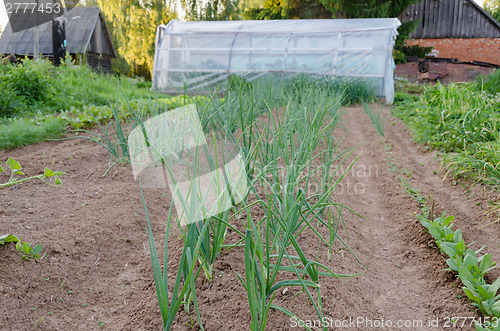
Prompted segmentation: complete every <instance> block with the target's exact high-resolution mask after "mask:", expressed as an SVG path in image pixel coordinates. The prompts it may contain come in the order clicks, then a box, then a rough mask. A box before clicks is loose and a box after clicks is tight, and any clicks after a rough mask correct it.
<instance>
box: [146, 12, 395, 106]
mask: <svg viewBox="0 0 500 331" xmlns="http://www.w3.org/2000/svg"><path fill="white" fill-rule="evenodd" d="M400 25H401V23H400V22H399V20H398V19H397V18H373V19H338V20H337V19H321V20H268V21H222V22H221V21H218V22H181V21H178V20H172V21H170V23H168V25H166V26H165V25H160V26H159V27H158V30H157V35H156V52H155V61H154V68H153V89H154V90H157V91H162V92H166V93H175V92H183V91H184V90H185V89H187V90H188V91H190V92H196V91H203V90H205V89H207V87H213V86H217V85H218V84H223V83H224V82H225V81H226V80H227V77H228V76H229V75H231V74H236V75H239V76H242V77H244V78H245V79H247V80H249V81H250V80H254V79H257V78H259V77H263V76H265V75H267V74H269V73H275V74H276V73H277V74H278V75H281V76H282V77H290V76H293V75H295V74H304V73H305V74H315V75H325V76H332V77H344V78H347V79H363V80H365V81H366V82H367V84H369V85H370V86H371V87H372V88H373V89H374V90H375V93H376V94H377V95H378V96H382V97H385V98H386V102H387V103H392V101H393V99H394V68H395V65H394V60H393V57H392V49H393V47H394V41H395V39H396V36H397V35H398V32H397V28H398V27H399V26H400Z"/></svg>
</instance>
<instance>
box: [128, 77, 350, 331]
mask: <svg viewBox="0 0 500 331" xmlns="http://www.w3.org/2000/svg"><path fill="white" fill-rule="evenodd" d="M294 84H295V85H294ZM300 84H303V85H300ZM300 86H302V87H300ZM298 88H300V89H301V90H300V95H299V94H297V90H294V89H298ZM343 92H345V91H340V90H339V88H337V87H332V86H331V85H328V84H327V82H325V81H323V80H317V81H313V82H312V83H310V82H306V81H299V82H298V83H297V81H292V82H291V83H287V82H283V81H280V82H277V81H275V80H272V79H269V80H267V79H266V80H264V81H261V82H259V83H257V84H253V83H252V84H246V83H245V84H243V83H241V82H240V84H236V83H234V84H233V85H231V88H230V89H229V90H228V91H226V93H225V95H224V97H223V98H219V97H217V91H216V93H214V94H213V95H212V98H211V99H210V100H208V102H206V99H205V100H204V103H203V104H201V103H200V104H198V115H199V118H200V124H199V128H197V131H199V132H202V134H200V135H203V136H204V137H203V138H200V139H202V140H203V143H200V144H194V145H193V144H191V145H190V143H186V141H185V139H188V138H186V137H187V136H188V135H186V132H184V133H182V132H183V131H189V128H187V127H186V126H185V125H182V124H181V123H182V120H181V121H178V122H176V123H174V125H173V126H172V127H169V128H168V130H170V131H175V130H178V131H180V135H179V137H182V138H180V140H178V141H171V140H170V141H169V140H168V139H167V140H166V141H165V140H164V139H163V137H162V134H161V131H162V130H163V129H162V128H163V127H165V126H168V125H169V124H168V120H167V121H163V120H161V121H160V120H158V121H157V122H154V121H153V122H151V120H148V121H142V118H140V120H138V124H137V127H138V128H137V130H135V132H136V133H135V134H134V135H130V136H129V138H128V139H129V141H128V142H129V150H128V152H129V153H130V156H131V159H132V160H136V161H137V160H138V161H139V162H136V163H134V162H132V165H133V169H134V173H135V171H136V170H144V169H145V164H146V166H152V167H156V168H161V169H164V171H165V173H164V174H165V177H166V178H167V180H164V182H165V184H164V185H165V187H167V184H166V183H167V182H168V187H169V188H170V191H171V195H172V202H171V206H170V212H169V217H168V220H167V230H166V234H165V235H166V237H165V244H164V245H165V246H164V253H163V255H164V257H163V258H164V261H163V264H164V266H163V271H162V269H161V264H160V261H159V257H158V254H157V251H156V246H155V241H154V238H153V233H152V229H151V224H150V220H149V214H148V213H147V207H146V202H145V199H144V195H143V193H142V187H141V195H142V198H143V203H144V208H145V210H146V219H147V230H148V237H149V243H150V251H151V261H152V265H153V270H154V277H155V284H156V289H157V295H158V301H159V304H160V308H161V312H162V317H163V324H164V329H165V330H168V329H170V327H171V326H172V323H173V320H174V318H175V314H176V312H177V310H178V309H179V307H180V306H181V305H182V304H184V306H185V310H188V309H189V307H190V304H191V303H192V304H193V306H194V309H195V312H196V315H197V318H198V321H199V325H200V328H202V329H203V327H202V321H201V314H200V312H199V309H198V303H197V297H196V288H195V281H196V279H197V277H198V276H199V274H200V273H202V272H203V273H204V274H205V277H206V278H207V279H208V280H210V279H211V277H212V273H213V265H214V263H215V261H216V258H217V255H218V254H219V253H220V251H221V249H222V248H231V247H235V246H244V247H245V276H241V275H238V277H239V280H240V281H241V283H242V285H243V286H244V288H245V290H246V291H247V293H248V300H249V306H250V313H251V318H252V322H251V329H252V330H264V328H265V325H266V321H267V317H268V313H269V310H270V309H276V310H278V311H281V312H283V313H285V314H286V315H288V316H290V317H295V314H294V313H293V312H290V311H289V310H287V309H285V308H284V307H281V306H278V305H275V304H274V303H273V300H274V297H275V295H276V293H277V291H278V290H279V289H280V288H282V287H284V286H286V287H297V288H298V289H299V291H301V292H303V293H304V295H306V296H307V298H308V299H309V301H310V302H311V303H312V304H313V306H314V309H315V311H316V313H317V315H318V317H320V318H322V317H324V315H325V314H324V310H323V303H322V301H323V300H322V296H321V291H320V289H321V287H320V278H321V277H322V276H329V277H338V278H342V277H348V276H353V275H340V274H337V273H335V272H334V271H333V270H331V268H330V267H329V266H328V265H326V264H325V263H322V262H321V261H320V257H319V254H315V255H312V256H311V254H310V253H309V252H308V250H307V249H305V247H303V246H302V245H301V243H300V242H299V240H298V237H299V236H300V235H301V234H302V233H306V232H307V233H308V234H311V235H313V236H315V237H316V238H317V241H318V251H319V249H320V248H321V247H327V250H328V256H330V254H331V251H332V248H333V244H334V242H335V240H336V239H338V240H340V241H341V243H342V244H343V245H345V246H346V247H347V249H349V247H348V244H347V242H345V241H344V240H343V239H342V238H341V236H340V235H339V233H338V229H339V224H340V223H341V222H343V216H342V213H343V212H345V211H352V210H351V209H349V208H348V207H346V206H344V205H343V204H342V203H339V202H337V201H335V200H334V199H333V197H332V194H333V192H334V190H335V188H336V187H337V185H338V183H339V182H340V181H341V180H342V178H343V177H344V176H345V173H346V172H347V171H349V169H351V167H352V165H353V164H354V162H355V161H356V160H354V161H353V162H351V163H350V164H349V166H348V168H347V170H346V171H345V172H342V173H341V172H340V169H341V166H342V164H344V163H345V162H347V159H348V158H349V157H350V156H351V155H352V153H353V151H354V149H353V148H350V149H347V150H346V151H342V152H341V151H340V150H339V146H340V142H341V141H342V140H341V139H340V140H335V139H334V138H333V131H334V129H335V127H336V125H337V123H338V121H339V117H338V115H337V111H338V109H339V107H340V106H341V104H342V102H343V100H345V98H344V96H343V94H342V93H343ZM191 110H192V109H191ZM191 110H189V109H188V108H185V109H184V110H183V112H184V113H186V112H187V113H190V112H191ZM262 116H264V118H265V117H267V120H264V119H263V117H262ZM136 118H139V116H136ZM197 134H198V133H197ZM137 137H139V140H140V139H142V140H143V142H141V143H140V144H139V145H140V148H139V149H137V148H130V142H131V141H132V142H134V139H137ZM205 137H209V139H208V140H207V141H204V139H205ZM188 140H189V139H188ZM178 143H180V144H181V146H184V147H183V148H180V149H179V148H177V147H176V146H177V145H176V144H178ZM186 146H187V147H186ZM226 146H233V151H232V152H233V153H232V154H231V157H229V158H227V155H226V154H225V151H227V150H228V149H227V148H225V147H226ZM239 146H241V148H240V147H239ZM143 150H148V151H149V152H148V153H149V154H148V153H143V154H141V153H142V151H143ZM229 150H231V148H229ZM232 158H235V159H238V160H239V163H237V164H238V166H239V167H240V168H241V169H242V173H241V175H242V176H240V177H241V178H239V181H238V183H239V184H242V183H246V184H248V185H249V190H250V194H246V193H242V192H248V190H243V191H241V190H238V189H235V188H234V187H235V184H234V182H231V180H230V178H229V177H230V176H227V169H226V168H225V166H224V165H225V164H226V160H228V159H232ZM142 163H145V164H142ZM201 165H203V166H204V167H205V168H206V169H207V170H206V172H205V173H215V174H216V175H215V177H210V178H211V179H210V182H209V184H208V186H214V187H218V190H219V191H221V192H222V191H224V190H226V191H227V196H228V197H229V198H227V199H229V200H230V201H228V200H227V199H226V201H225V202H224V201H222V200H217V201H216V203H213V206H211V207H210V206H207V202H208V201H209V196H208V195H207V189H206V187H204V185H205V184H203V182H202V180H200V179H197V178H199V177H200V173H199V172H196V169H198V171H199V169H200V167H201ZM182 169H184V170H182ZM223 169H226V170H225V171H224V170H223ZM181 170H182V171H181ZM180 173H182V174H183V176H185V177H182V176H179V174H180ZM217 174H218V175H217ZM242 178H244V179H242ZM236 186H237V185H236ZM216 191H217V190H216ZM219 191H217V192H219ZM236 193H238V196H237V197H236ZM250 196H252V197H255V201H254V202H252V203H250V202H249V201H250V200H249V198H250ZM218 203H219V205H218ZM174 207H175V209H176V211H177V214H178V215H177V217H175V216H174V214H173V212H172V210H173V209H174ZM254 207H260V208H261V209H262V210H263V211H264V213H265V216H264V218H263V219H259V220H256V219H254V218H253V217H252V214H251V210H250V209H251V208H254ZM243 211H246V214H247V218H246V220H242V224H243V226H244V227H245V232H244V233H243V232H240V231H239V230H238V229H237V228H236V227H235V226H233V225H231V224H230V222H229V221H230V220H231V219H235V218H238V217H239V215H241V213H242V212H243ZM173 220H175V221H174V222H173ZM172 223H174V224H175V223H177V225H178V226H179V227H180V229H181V231H182V235H183V238H184V248H183V251H182V256H181V258H180V262H179V266H178V269H177V277H176V279H175V285H174V289H173V291H171V293H172V294H171V295H170V294H169V291H168V279H167V275H168V266H167V262H168V234H169V229H170V227H171V225H172ZM184 225H185V227H183V226H184ZM228 228H231V229H233V230H234V231H235V232H236V233H238V234H239V235H240V236H241V238H240V239H239V240H237V241H236V242H233V243H225V239H226V234H227V230H228ZM349 251H350V249H349ZM351 253H352V252H351ZM353 255H354V254H353ZM284 275H286V276H284ZM282 277H285V278H286V280H281V279H282ZM306 278H307V279H306Z"/></svg>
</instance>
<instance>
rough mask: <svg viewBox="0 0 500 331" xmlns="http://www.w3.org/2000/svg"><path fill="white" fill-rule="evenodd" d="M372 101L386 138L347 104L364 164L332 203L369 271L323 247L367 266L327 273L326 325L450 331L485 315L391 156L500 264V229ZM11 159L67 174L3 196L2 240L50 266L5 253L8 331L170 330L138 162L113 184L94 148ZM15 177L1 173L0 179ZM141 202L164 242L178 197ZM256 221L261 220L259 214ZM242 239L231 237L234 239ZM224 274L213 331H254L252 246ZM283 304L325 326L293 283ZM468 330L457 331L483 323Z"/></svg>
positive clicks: (211, 290) (213, 309) (209, 302)
mask: <svg viewBox="0 0 500 331" xmlns="http://www.w3.org/2000/svg"><path fill="white" fill-rule="evenodd" d="M371 107H372V108H373V109H375V110H377V111H381V112H383V113H384V114H385V116H386V129H385V139H383V138H381V137H380V136H379V135H378V134H377V132H376V130H375V128H374V126H373V125H372V124H371V122H370V120H369V118H368V116H367V115H366V114H365V113H364V111H363V107H359V106H357V107H352V108H348V109H343V110H342V111H343V115H342V120H343V127H344V128H345V129H346V130H347V131H344V130H343V129H342V128H341V127H340V126H339V128H338V130H336V135H337V138H339V139H340V138H341V137H342V136H343V135H345V136H346V137H345V139H344V141H343V142H342V144H341V148H343V149H347V148H350V147H353V146H357V148H356V150H355V152H354V154H355V155H354V154H353V155H352V157H351V160H353V159H354V157H356V156H358V155H359V158H358V160H357V161H356V163H355V165H354V166H353V168H352V169H351V170H350V171H349V173H348V174H347V175H346V177H345V178H344V179H343V180H342V182H341V183H342V184H341V185H339V186H338V188H337V190H336V191H335V193H334V197H335V200H336V201H338V202H339V203H340V202H341V203H344V204H345V205H346V206H349V207H351V208H353V209H354V210H355V211H356V212H357V213H359V214H360V215H362V216H364V218H361V217H359V216H356V215H355V214H353V213H349V212H347V210H346V211H345V213H344V217H345V223H346V228H345V229H344V228H343V226H341V228H340V230H341V231H339V233H340V232H342V233H343V232H344V231H346V230H347V233H348V234H349V236H348V237H347V236H346V235H345V234H342V235H341V236H342V238H343V239H344V240H346V241H347V240H348V242H349V247H350V248H351V249H352V251H353V252H354V253H355V254H356V256H357V258H358V259H359V260H360V261H361V262H362V263H363V264H364V266H366V268H365V267H363V266H362V265H361V264H360V263H359V262H357V261H356V259H355V258H354V257H352V255H351V254H350V253H349V252H348V251H347V249H345V248H344V247H343V246H342V245H341V244H340V242H337V243H336V249H335V252H334V254H333V256H332V258H331V260H327V258H326V253H325V252H321V254H322V255H320V258H321V259H322V261H326V264H327V265H328V266H329V267H330V268H332V270H333V271H335V272H338V273H345V274H349V273H359V272H362V274H361V275H359V276H356V277H352V278H344V279H343V282H342V281H340V280H339V279H337V278H329V277H324V278H322V281H321V286H322V289H321V292H322V295H323V299H324V301H323V305H324V308H325V315H326V316H328V317H329V318H330V319H331V321H330V323H335V322H336V323H337V327H335V328H334V327H332V328H330V329H332V330H333V329H338V326H339V323H342V322H344V326H346V329H353V330H355V329H359V330H366V329H378V330H444V329H449V328H447V326H450V323H449V322H450V318H451V317H455V316H458V317H475V318H477V317H479V315H477V313H476V312H475V310H474V308H473V307H472V306H471V305H470V303H469V302H468V301H467V299H466V296H465V295H464V293H463V291H462V290H461V284H460V283H459V282H458V281H457V280H456V278H455V276H454V275H453V274H452V273H451V272H449V271H445V270H444V269H445V268H446V264H445V259H444V256H443V255H442V254H441V253H440V252H439V251H438V249H437V248H436V247H435V245H434V244H433V242H432V239H431V237H430V236H429V235H428V234H427V233H426V232H425V231H423V230H422V229H423V227H422V226H421V225H420V224H419V223H418V221H417V219H416V217H415V215H414V214H416V213H419V207H418V205H417V203H416V202H415V201H414V200H413V199H412V198H410V197H409V196H408V194H407V193H406V192H405V190H404V189H403V188H402V187H401V186H400V184H399V180H398V176H400V174H399V173H397V172H395V171H392V170H391V166H390V165H389V159H390V158H392V160H393V162H394V163H395V164H396V165H397V166H398V167H399V169H405V170H406V173H407V174H410V175H409V177H408V180H409V181H410V182H411V183H412V185H413V186H414V187H417V188H419V189H420V190H421V192H422V194H423V195H424V196H431V197H432V199H433V200H434V201H435V211H436V213H440V212H441V211H442V210H446V211H447V212H448V214H453V215H455V216H456V227H459V228H462V229H463V231H464V238H465V240H466V242H475V244H474V245H473V247H474V248H476V249H477V248H479V247H481V246H483V245H486V249H485V251H486V252H488V253H490V254H492V256H493V259H494V260H496V261H499V260H500V246H499V242H498V238H499V234H500V233H499V232H500V228H499V226H498V225H497V224H493V225H490V226H488V227H484V228H480V225H481V224H482V220H483V215H482V213H483V212H484V206H485V205H487V201H488V200H489V199H491V198H492V194H491V193H490V192H487V191H485V190H483V189H482V188H481V187H478V186H476V187H472V188H471V187H466V188H465V189H464V187H463V186H462V185H454V184H455V183H454V182H453V181H452V180H451V179H446V180H443V179H442V178H443V171H442V169H441V166H440V163H439V158H438V157H437V156H436V153H434V152H430V151H427V150H426V149H425V148H422V147H421V146H418V145H417V144H415V143H413V142H412V140H411V137H410V134H409V133H408V130H407V128H406V127H405V126H404V124H402V123H401V122H400V121H399V120H397V119H395V118H394V117H392V115H390V109H388V108H386V107H385V106H382V105H378V104H372V105H371ZM384 141H385V144H384ZM9 156H11V157H14V158H15V159H17V160H18V161H19V162H20V163H21V164H22V165H23V169H24V171H25V172H26V173H27V174H29V175H34V174H37V173H40V172H41V171H42V169H43V168H44V167H49V168H51V169H54V170H60V171H65V172H67V175H66V176H64V177H63V181H64V183H63V185H62V186H58V187H53V186H48V185H45V184H43V183H41V182H37V181H32V182H26V183H23V184H22V185H19V186H16V187H12V188H7V189H3V190H1V191H0V234H7V233H8V234H15V235H17V236H18V237H21V238H23V240H25V241H28V242H31V243H42V244H43V247H44V249H43V252H42V253H43V254H46V256H45V258H44V259H43V260H41V261H33V260H32V261H23V260H21V258H20V257H21V256H20V254H19V253H18V252H17V251H16V250H15V247H14V245H13V244H6V245H4V246H0V270H1V272H0V297H1V300H0V302H1V304H0V329H1V330H37V329H40V330H92V329H95V330H97V329H100V328H102V329H104V330H161V324H162V322H161V316H160V311H159V308H158V303H157V301H156V300H157V299H156V294H155V288H154V281H153V274H152V270H151V263H150V257H149V247H148V241H147V235H146V232H145V225H146V221H145V215H144V209H143V206H142V202H141V200H140V194H139V188H138V185H137V183H136V182H134V179H133V176H132V171H131V168H130V167H129V166H122V165H118V166H115V167H114V168H112V169H111V171H110V172H109V173H108V175H107V176H105V177H103V176H102V175H103V173H104V172H105V170H106V169H107V167H108V161H109V156H108V154H107V152H106V151H105V150H104V149H103V148H102V147H100V146H98V145H96V144H93V143H91V142H88V141H85V140H67V141H58V142H45V143H40V144H36V145H33V146H28V147H25V148H22V149H16V150H12V151H0V160H6V159H7V158H8V157H9ZM407 176H408V175H407ZM6 180H7V176H6V175H5V174H1V176H0V181H1V182H3V181H6ZM145 197H146V201H147V203H148V209H149V212H150V213H151V215H152V222H153V230H154V231H155V235H156V238H157V241H158V242H157V245H158V246H160V245H162V244H163V242H162V240H161V239H160V238H161V237H162V236H163V235H164V231H165V219H166V217H167V215H168V206H169V198H170V197H169V194H168V192H164V191H161V190H153V189H146V190H145ZM252 213H253V216H254V217H259V211H258V210H255V213H254V211H252ZM237 239H238V236H237V234H236V233H234V232H230V233H229V235H228V238H227V240H228V241H234V240H237ZM300 242H301V243H303V244H304V245H305V246H307V247H308V248H309V249H310V252H309V253H311V254H315V252H317V249H318V247H317V242H316V240H315V239H314V237H312V236H311V235H308V234H307V233H305V234H304V235H303V236H301V237H300ZM169 244H170V252H171V253H172V257H171V259H170V262H169V267H170V269H169V270H171V271H170V272H171V273H172V274H171V277H170V278H171V279H172V276H174V271H172V270H175V264H176V263H178V258H179V255H180V253H181V248H182V241H181V239H180V238H179V236H178V234H177V235H176V234H174V235H171V236H170V237H169ZM214 269H215V270H214V275H215V277H214V279H213V280H212V282H210V283H208V282H204V281H202V280H201V277H200V279H199V280H198V283H197V288H198V290H197V295H198V302H199V306H200V311H201V314H202V319H203V322H204V327H205V329H206V330H248V329H249V325H250V316H249V308H248V302H247V299H246V293H245V291H244V289H243V287H242V285H241V284H240V283H239V281H238V279H237V277H236V272H238V273H240V274H242V275H243V274H244V250H243V248H241V249H231V250H228V251H224V252H223V253H222V255H221V256H220V257H219V258H218V260H217V261H216V263H215V266H214ZM170 272H169V274H170ZM496 276H498V274H497V273H495V272H493V273H492V277H496ZM275 303H277V304H280V305H282V306H284V307H286V308H288V309H290V310H291V311H293V312H294V313H296V314H297V315H298V316H299V317H300V318H302V319H304V320H311V321H312V320H315V319H317V317H315V312H314V309H313V307H312V305H311V304H310V303H308V301H307V297H306V296H305V295H304V294H300V293H298V292H297V289H294V288H290V289H288V291H286V292H285V291H282V292H281V293H280V294H279V295H277V297H276V299H275ZM469 321H470V320H469ZM192 322H193V323H192ZM349 322H350V323H349ZM353 322H356V323H353ZM358 322H359V323H358ZM389 322H390V323H391V324H392V327H391V325H389ZM447 322H448V324H447ZM420 323H421V324H420ZM190 324H193V326H190ZM469 324H470V322H468V323H467V324H466V325H465V326H463V327H462V326H458V327H456V329H464V330H469V329H473V328H472V327H470V325H469ZM333 325H334V326H335V324H333ZM293 326H295V323H294V321H291V320H290V319H289V318H288V317H286V316H284V315H283V314H281V313H278V312H275V311H271V313H270V316H269V320H268V324H267V329H268V330H293V329H297V328H294V327H293ZM372 326H373V327H372ZM377 326H378V327H377ZM173 329H174V330H191V329H199V328H198V325H197V322H196V317H195V315H194V314H193V310H192V309H191V311H190V313H186V312H184V310H183V309H180V310H179V314H178V315H177V318H176V321H175V323H174V327H173ZM314 329H315V330H316V329H317V330H319V328H317V327H316V328H314Z"/></svg>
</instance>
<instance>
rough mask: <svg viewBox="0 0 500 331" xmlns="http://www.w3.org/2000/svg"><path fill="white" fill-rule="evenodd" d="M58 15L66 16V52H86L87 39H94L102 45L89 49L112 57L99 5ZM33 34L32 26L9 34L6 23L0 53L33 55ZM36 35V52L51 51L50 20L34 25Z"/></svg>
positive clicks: (49, 52)
mask: <svg viewBox="0 0 500 331" xmlns="http://www.w3.org/2000/svg"><path fill="white" fill-rule="evenodd" d="M62 18H65V19H66V40H67V51H68V52H69V53H70V54H81V53H86V52H87V49H88V48H89V44H90V42H91V39H97V40H100V41H101V43H102V45H98V46H94V47H92V48H93V49H96V50H97V51H98V52H100V53H101V54H107V55H111V56H113V57H114V56H115V52H114V49H113V46H112V44H111V38H110V35H109V32H108V29H107V27H106V24H105V22H104V18H103V17H102V15H101V11H100V9H99V8H97V7H75V8H73V9H71V10H70V11H69V12H68V13H66V14H65V15H63V16H62ZM97 25H101V28H100V29H97V30H98V31H96V26H97ZM94 32H96V33H99V36H98V37H99V38H95V37H94V38H93V35H94ZM34 36H35V29H34V28H31V29H28V30H24V31H20V32H16V33H13V32H12V30H11V29H10V27H8V26H7V28H6V29H5V31H4V33H3V34H2V37H1V38H0V54H10V53H15V54H17V55H33V43H34V38H35V37H34ZM38 37H39V39H38V40H39V51H40V53H41V54H44V55H50V54H52V22H48V23H45V24H42V25H39V26H38ZM93 51H94V50H93Z"/></svg>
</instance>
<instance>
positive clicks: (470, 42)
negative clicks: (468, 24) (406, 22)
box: [406, 38, 500, 65]
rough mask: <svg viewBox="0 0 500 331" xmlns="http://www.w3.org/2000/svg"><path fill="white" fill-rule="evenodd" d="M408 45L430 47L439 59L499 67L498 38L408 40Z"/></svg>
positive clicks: (499, 41)
mask: <svg viewBox="0 0 500 331" xmlns="http://www.w3.org/2000/svg"><path fill="white" fill-rule="evenodd" d="M406 43H407V44H408V45H421V46H424V47H429V46H432V47H434V49H436V50H438V51H439V57H445V58H456V59H458V60H459V61H466V62H472V61H483V62H489V63H495V64H498V65H500V38H471V39H467V38H454V39H408V40H407V41H406Z"/></svg>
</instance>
